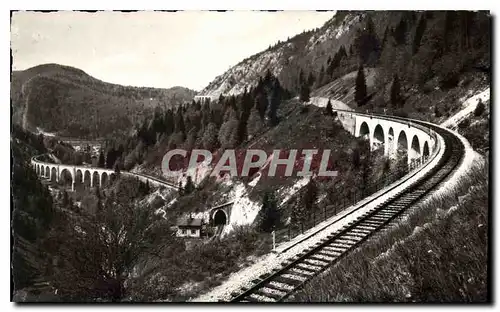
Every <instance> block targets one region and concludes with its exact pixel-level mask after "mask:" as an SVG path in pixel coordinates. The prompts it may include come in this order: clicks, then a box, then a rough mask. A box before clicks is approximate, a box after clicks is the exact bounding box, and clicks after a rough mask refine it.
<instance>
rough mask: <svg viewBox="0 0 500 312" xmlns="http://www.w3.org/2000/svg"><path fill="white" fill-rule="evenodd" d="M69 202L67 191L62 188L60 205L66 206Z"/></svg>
mask: <svg viewBox="0 0 500 312" xmlns="http://www.w3.org/2000/svg"><path fill="white" fill-rule="evenodd" d="M69 203H70V201H69V196H68V192H66V190H63V191H62V206H63V207H64V208H68V206H69Z"/></svg>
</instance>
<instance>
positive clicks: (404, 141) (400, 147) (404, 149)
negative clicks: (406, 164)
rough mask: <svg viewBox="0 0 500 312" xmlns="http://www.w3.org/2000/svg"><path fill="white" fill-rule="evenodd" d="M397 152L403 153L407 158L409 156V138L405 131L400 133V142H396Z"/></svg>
mask: <svg viewBox="0 0 500 312" xmlns="http://www.w3.org/2000/svg"><path fill="white" fill-rule="evenodd" d="M396 151H397V152H398V153H400V152H401V153H402V154H403V156H407V154H408V138H407V137H406V133H405V132H404V131H403V130H401V131H400V132H399V135H398V140H397V141H396Z"/></svg>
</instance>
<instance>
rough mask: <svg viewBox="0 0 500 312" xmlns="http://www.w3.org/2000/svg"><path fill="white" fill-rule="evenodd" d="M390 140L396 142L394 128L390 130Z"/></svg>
mask: <svg viewBox="0 0 500 312" xmlns="http://www.w3.org/2000/svg"><path fill="white" fill-rule="evenodd" d="M388 133H389V140H391V139H393V140H394V129H393V128H392V127H390V128H389V132H388Z"/></svg>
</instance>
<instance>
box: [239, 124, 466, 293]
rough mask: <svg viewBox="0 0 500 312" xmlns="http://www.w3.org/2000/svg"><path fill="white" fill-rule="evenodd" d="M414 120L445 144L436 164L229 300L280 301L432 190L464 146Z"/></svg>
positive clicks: (457, 161) (448, 172) (445, 132)
mask: <svg viewBox="0 0 500 312" xmlns="http://www.w3.org/2000/svg"><path fill="white" fill-rule="evenodd" d="M412 123H413V124H419V125H420V126H424V127H429V128H431V130H433V131H435V132H436V133H437V134H438V135H440V136H441V137H442V138H443V140H444V142H445V144H444V146H443V147H442V148H444V152H443V154H442V156H441V158H440V159H439V160H438V162H437V164H436V165H435V166H434V167H433V168H431V170H429V171H428V172H427V173H426V174H425V175H423V176H422V177H421V178H419V179H417V180H416V181H415V182H414V183H412V184H411V185H410V186H409V187H407V188H405V189H404V190H401V191H400V192H398V193H396V194H395V195H394V196H392V197H390V198H388V199H387V200H386V201H384V202H383V203H381V204H379V205H377V206H376V207H374V208H373V209H372V210H371V211H369V212H367V213H366V214H364V215H362V216H360V217H358V218H357V219H356V220H354V221H352V222H350V223H349V224H347V225H346V226H344V227H343V228H341V229H339V230H338V231H336V232H335V233H332V234H330V235H329V236H327V237H326V238H325V239H324V240H322V241H321V242H319V243H318V244H316V245H314V246H313V247H311V248H309V249H306V250H305V251H303V252H302V253H301V254H299V255H298V256H296V257H293V258H291V259H289V260H288V261H285V262H284V263H282V267H281V268H279V269H275V270H273V272H272V273H270V274H266V275H263V276H261V277H260V278H259V279H257V280H255V281H254V284H253V286H251V287H249V288H244V289H242V291H241V292H240V293H233V294H232V295H233V298H232V299H231V300H230V302H281V301H284V300H286V299H287V298H289V297H290V296H291V295H292V294H294V293H295V292H297V291H298V290H300V289H301V288H302V287H304V285H306V284H307V283H308V282H309V281H311V280H312V279H313V278H314V277H316V276H317V275H319V274H321V273H322V272H324V271H325V270H327V269H328V268H331V267H332V266H333V265H334V264H335V263H337V262H338V261H339V260H340V259H342V258H343V257H345V256H346V255H347V254H349V252H351V251H352V250H354V249H355V248H357V247H358V246H359V245H360V244H362V243H363V242H364V241H366V240H367V239H369V238H370V237H372V236H373V235H374V234H376V233H379V232H380V231H381V230H382V229H384V228H387V227H388V226H389V225H390V224H392V223H393V222H394V221H395V220H396V219H397V218H399V217H401V216H403V214H404V213H405V212H406V211H407V210H408V209H409V208H410V207H411V206H413V205H415V204H416V203H417V202H418V201H420V200H421V199H422V198H423V197H424V196H426V195H428V194H429V193H430V192H431V191H433V190H435V189H436V188H437V186H438V185H439V184H441V183H442V182H443V181H444V180H445V179H446V178H447V177H449V176H450V175H451V173H452V172H453V171H454V170H455V169H456V168H457V166H458V165H459V164H460V162H461V160H462V158H463V156H464V154H465V147H464V145H463V143H462V142H461V141H460V139H459V138H458V137H456V136H455V135H454V134H453V133H451V132H450V131H448V130H445V129H442V128H440V127H438V126H435V125H431V124H428V123H424V122H418V121H412Z"/></svg>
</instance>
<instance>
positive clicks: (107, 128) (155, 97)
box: [11, 64, 196, 138]
mask: <svg viewBox="0 0 500 312" xmlns="http://www.w3.org/2000/svg"><path fill="white" fill-rule="evenodd" d="M195 94H196V92H195V91H193V90H190V89H187V88H183V87H173V88H169V89H159V88H146V87H130V86H122V85H118V84H112V83H107V82H104V81H101V80H98V79H96V78H94V77H92V76H90V75H88V74H87V73H85V72H84V71H82V70H80V69H77V68H73V67H69V66H63V65H59V64H44V65H39V66H35V67H32V68H29V69H26V70H23V71H13V72H12V75H11V101H12V122H13V123H15V124H20V125H22V126H23V128H25V129H27V130H32V131H37V130H38V129H41V130H43V131H44V132H51V133H56V134H58V135H61V136H68V137H79V138H98V137H106V136H109V135H112V134H116V133H127V132H128V131H130V130H131V129H132V127H133V125H135V124H137V123H138V122H140V121H141V120H142V119H143V118H144V117H145V116H149V115H151V114H152V111H153V110H154V109H155V108H156V107H158V106H159V107H164V108H167V107H173V106H177V105H179V104H182V103H184V102H186V101H191V99H192V98H193V97H194V95H195Z"/></svg>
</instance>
